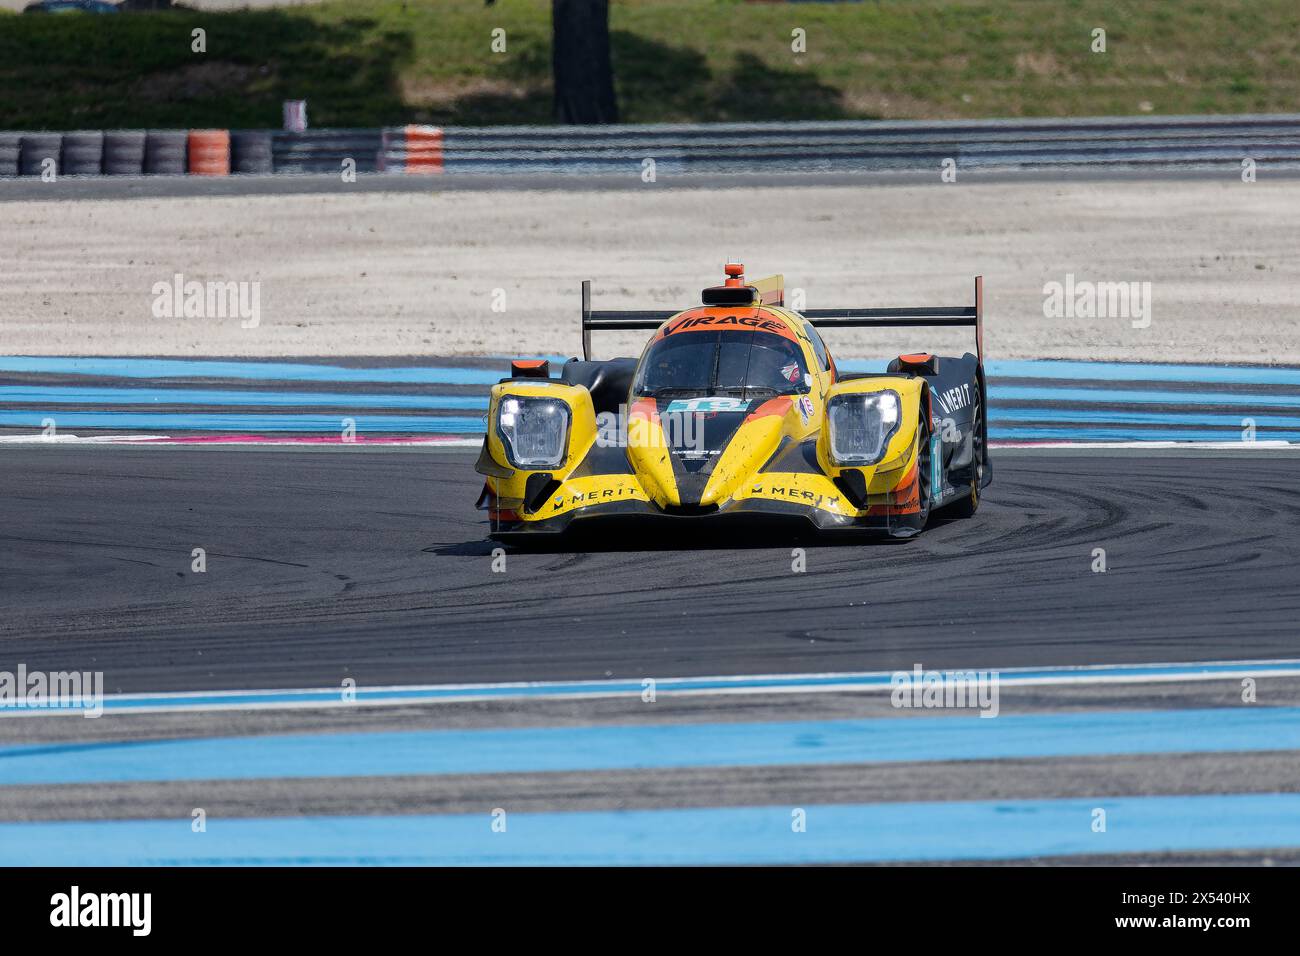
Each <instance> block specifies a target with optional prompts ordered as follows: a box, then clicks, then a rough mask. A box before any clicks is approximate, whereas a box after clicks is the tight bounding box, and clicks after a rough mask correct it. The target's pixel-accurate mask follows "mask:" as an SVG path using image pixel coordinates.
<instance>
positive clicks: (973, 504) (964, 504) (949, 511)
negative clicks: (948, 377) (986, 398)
mask: <svg viewBox="0 0 1300 956" xmlns="http://www.w3.org/2000/svg"><path fill="white" fill-rule="evenodd" d="M983 419H984V409H983V407H982V406H981V405H980V401H979V399H978V398H977V399H975V416H974V418H973V420H972V421H971V452H972V455H971V482H970V493H969V494H967V495H964V496H963V497H962V498H960V499H959V500H957V501H954V502H953V503H952V504H950V505H946V506H944V509H943V514H944V517H950V518H970V517H972V516H973V515H974V514H975V512H976V511H978V510H979V506H980V484H981V483H982V482H983V481H984V421H983Z"/></svg>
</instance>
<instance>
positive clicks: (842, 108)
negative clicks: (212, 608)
mask: <svg viewBox="0 0 1300 956" xmlns="http://www.w3.org/2000/svg"><path fill="white" fill-rule="evenodd" d="M610 20H611V23H610V26H611V31H612V36H613V47H614V66H615V75H616V83H617V87H618V94H619V105H620V109H621V111H622V119H623V121H624V122H638V123H651V122H671V121H704V120H764V119H785V120H797V119H837V118H955V117H996V116H1058V115H1064V116H1085V115H1086V116H1094V115H1133V114H1139V113H1143V112H1150V113H1154V114H1162V113H1163V114H1176V113H1237V112H1298V111H1300V69H1297V67H1298V66H1300V54H1298V49H1297V48H1298V46H1300V7H1298V6H1297V4H1296V0H1251V2H1226V0H1218V2H1212V0H1177V2H1174V0H1143V2H1135V0H1128V2H1125V0H865V2H862V3H840V4H829V3H828V4H807V3H804V4H782V3H744V2H738V0H730V2H728V0H695V2H683V0H613V2H612V3H611V18H610ZM199 27H201V28H203V29H205V30H206V31H207V52H206V53H193V52H191V49H190V44H191V39H190V38H191V31H192V30H193V29H195V28H199ZM496 27H501V28H504V29H505V30H506V36H507V44H508V49H507V52H506V53H504V54H496V53H492V52H491V51H490V49H489V44H490V42H491V35H490V34H491V31H492V30H493V29H494V28H496ZM1094 27H1103V28H1105V29H1106V31H1107V52H1106V53H1104V54H1098V53H1092V52H1091V51H1090V44H1091V31H1092V29H1093V28H1094ZM795 28H801V29H803V30H805V31H806V33H807V53H804V54H802V55H796V54H794V53H792V52H791V49H790V43H791V31H792V30H793V29H795ZM550 55H551V54H550V3H549V2H548V0H498V2H497V3H496V5H495V6H492V7H486V6H484V4H483V2H482V0H440V2H431V0H423V2H419V0H407V2H402V0H329V2H326V3H322V4H320V5H317V6H306V7H288V8H280V9H270V10H258V11H249V12H238V13H225V14H216V13H190V12H170V13H153V14H121V15H118V16H116V17H94V16H62V17H35V16H17V15H13V16H5V15H0V128H9V129H72V128H79V127H87V128H110V127H146V126H161V127H200V126H220V127H242V126H252V127H257V126H262V127H265V126H272V127H275V126H279V125H280V103H281V101H282V100H284V99H297V98H305V99H307V100H308V112H309V118H310V121H311V123H312V125H313V126H379V125H385V124H400V123H407V122H432V123H443V124H448V125H453V124H454V125H479V124H499V123H548V122H550V121H551V115H550V110H551V94H550Z"/></svg>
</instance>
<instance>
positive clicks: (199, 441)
mask: <svg viewBox="0 0 1300 956" xmlns="http://www.w3.org/2000/svg"><path fill="white" fill-rule="evenodd" d="M140 442H141V443H142V444H148V443H157V442H166V443H167V444H169V445H205V444H206V445H238V444H258V445H446V444H452V443H461V444H464V443H465V442H466V439H464V438H461V437H459V436H455V435H435V436H427V435H424V436H418V437H417V436H390V437H385V438H367V437H365V436H362V435H358V436H356V437H355V438H353V439H350V440H345V439H344V438H343V437H342V436H339V435H295V436H287V437H283V438H281V437H271V436H267V435H182V436H177V437H171V436H157V437H149V438H142V439H140ZM473 444H478V442H473Z"/></svg>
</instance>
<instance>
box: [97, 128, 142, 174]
mask: <svg viewBox="0 0 1300 956" xmlns="http://www.w3.org/2000/svg"><path fill="white" fill-rule="evenodd" d="M144 146H145V134H144V133H143V132H142V131H140V130H129V129H114V130H109V131H108V132H106V133H105V134H104V174H105V175H107V176H139V175H140V174H141V173H143V172H144Z"/></svg>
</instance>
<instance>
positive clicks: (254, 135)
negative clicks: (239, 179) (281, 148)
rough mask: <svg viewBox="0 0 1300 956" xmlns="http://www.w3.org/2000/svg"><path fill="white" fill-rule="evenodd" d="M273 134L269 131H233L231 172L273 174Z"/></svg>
mask: <svg viewBox="0 0 1300 956" xmlns="http://www.w3.org/2000/svg"><path fill="white" fill-rule="evenodd" d="M272 156H273V154H272V149H271V133H270V131H269V130H260V129H258V130H231V132H230V171H231V172H232V173H272V172H275V164H274V161H273V158H272Z"/></svg>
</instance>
